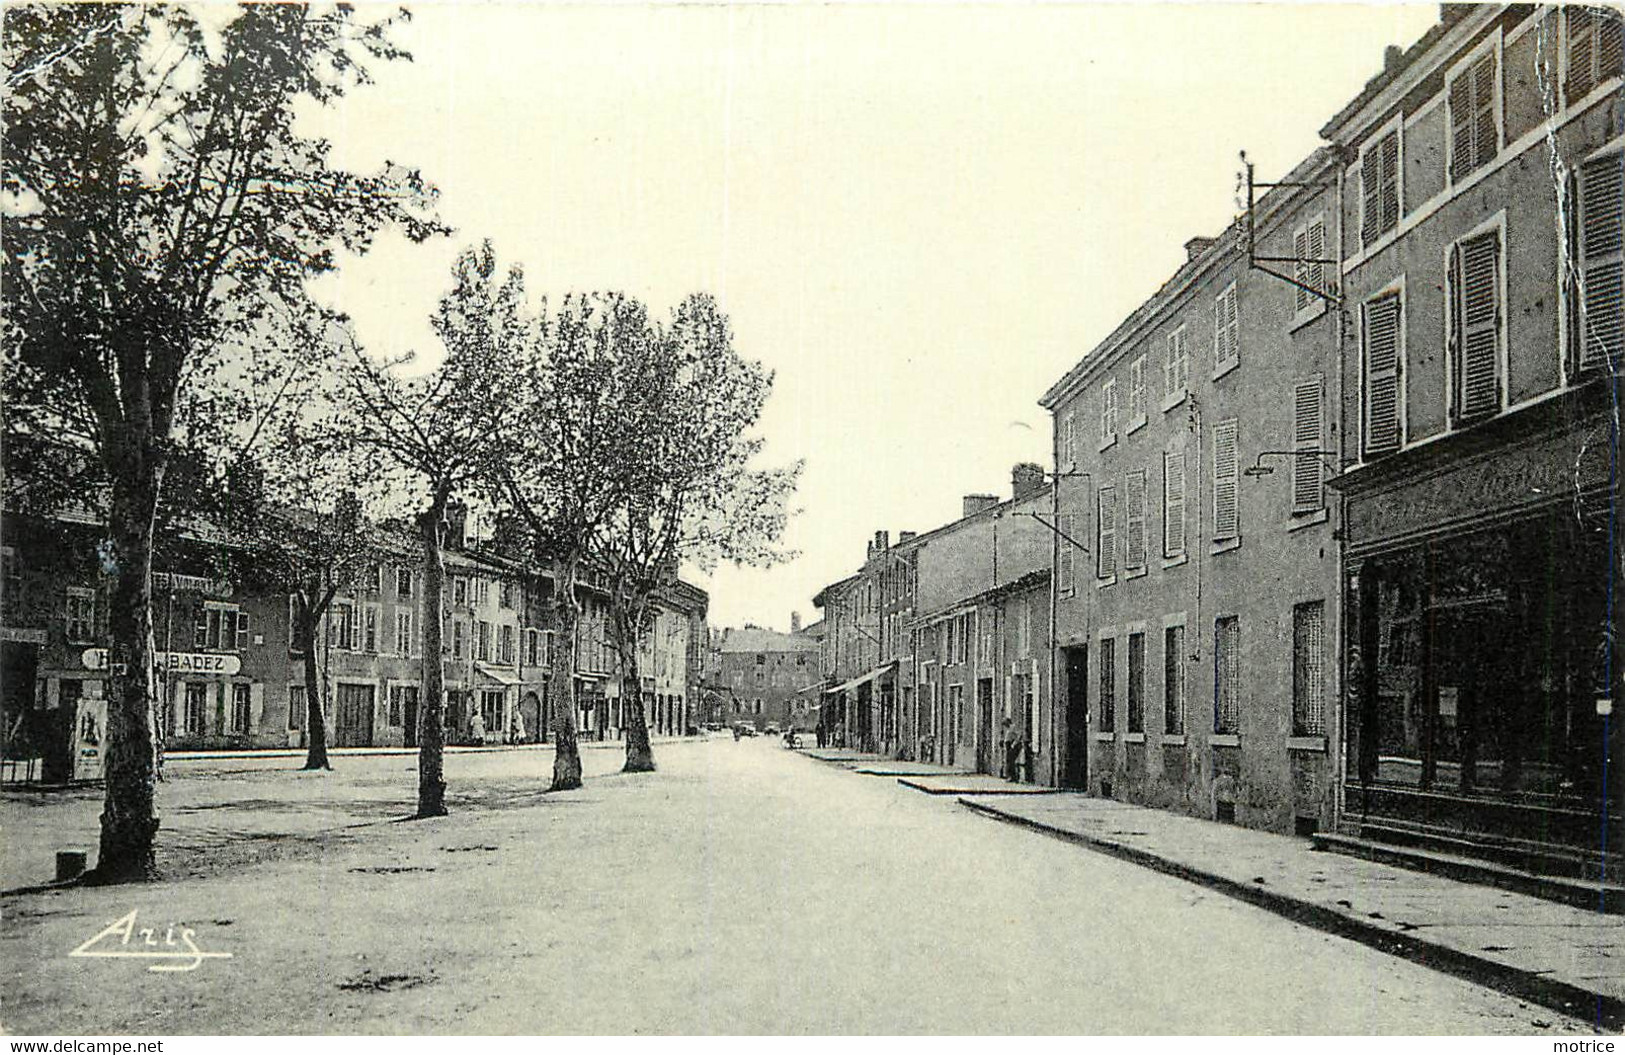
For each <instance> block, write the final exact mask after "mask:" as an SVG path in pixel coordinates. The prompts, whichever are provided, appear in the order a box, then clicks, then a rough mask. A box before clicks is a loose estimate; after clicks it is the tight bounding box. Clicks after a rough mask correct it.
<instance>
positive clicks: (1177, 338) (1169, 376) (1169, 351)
mask: <svg viewBox="0 0 1625 1055" xmlns="http://www.w3.org/2000/svg"><path fill="white" fill-rule="evenodd" d="M1190 383H1191V360H1190V348H1189V347H1188V346H1187V345H1186V343H1185V327H1183V326H1181V327H1179V329H1177V330H1175V331H1174V332H1172V333H1170V334H1169V335H1168V343H1167V348H1166V351H1165V352H1164V355H1163V360H1162V395H1163V399H1164V400H1166V401H1168V402H1175V401H1177V400H1178V398H1179V397H1181V396H1183V395H1184V394H1185V393H1186V392H1187V391H1189V389H1190Z"/></svg>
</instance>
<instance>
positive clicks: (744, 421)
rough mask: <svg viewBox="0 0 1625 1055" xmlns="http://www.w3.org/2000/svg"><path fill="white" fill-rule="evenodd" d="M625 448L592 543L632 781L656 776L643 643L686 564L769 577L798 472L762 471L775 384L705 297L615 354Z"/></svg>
mask: <svg viewBox="0 0 1625 1055" xmlns="http://www.w3.org/2000/svg"><path fill="white" fill-rule="evenodd" d="M615 349H616V352H617V354H618V357H619V358H618V361H617V364H616V373H617V375H618V376H619V377H620V378H621V379H622V384H621V385H620V386H619V387H618V389H617V391H618V392H619V393H620V394H621V395H622V396H623V398H624V402H623V404H622V405H621V407H620V408H619V410H620V414H619V417H618V422H619V432H620V435H621V442H620V444H619V445H618V447H617V448H616V453H617V455H618V460H617V462H616V463H615V464H614V465H613V466H612V468H611V474H612V476H613V478H614V479H615V480H617V481H619V485H620V486H619V488H618V491H619V495H618V498H619V500H618V501H617V503H616V504H615V506H614V507H613V508H612V510H611V512H610V515H609V516H608V517H605V518H604V519H603V520H602V521H601V523H600V525H599V529H598V531H596V532H595V533H594V535H593V539H592V547H591V552H592V554H593V557H594V559H595V560H596V561H597V562H599V563H600V564H601V565H602V566H603V567H604V568H606V569H607V571H608V576H609V582H610V595H611V612H612V615H613V619H612V622H611V625H612V628H613V637H614V641H615V647H616V653H617V655H618V657H619V660H620V663H619V671H620V677H621V694H622V707H623V708H624V712H623V713H625V714H626V715H627V716H628V717H627V723H628V724H627V734H626V763H625V769H626V770H628V771H646V770H652V769H654V752H653V749H652V748H651V747H650V744H649V728H648V720H647V716H646V715H645V714H644V710H643V696H642V691H641V686H642V678H641V671H640V670H639V669H638V667H639V664H638V642H639V640H640V638H641V636H642V635H643V634H644V633H646V632H648V631H649V630H650V629H651V627H652V626H653V622H654V611H653V606H654V604H655V601H656V599H657V598H658V596H659V594H660V592H661V590H663V589H664V588H666V587H667V586H669V584H670V583H671V582H672V581H673V580H674V579H675V578H676V577H677V571H678V568H679V566H680V564H682V563H684V562H687V563H691V564H695V565H698V566H700V567H703V568H710V567H713V566H715V564H716V563H717V562H718V561H720V560H728V561H732V562H734V563H740V564H751V565H756V566H763V565H768V564H772V563H775V562H777V561H781V560H785V559H788V558H789V557H790V554H789V553H787V552H786V551H784V550H783V549H782V548H781V547H780V545H779V539H780V537H781V536H782V534H783V532H784V526H785V522H786V519H787V505H788V502H789V500H790V496H791V495H792V494H793V493H794V491H795V487H796V483H797V480H798V479H799V477H800V474H801V464H800V463H796V464H794V465H791V466H789V467H786V468H758V467H756V466H755V464H754V463H755V461H756V459H757V457H758V456H759V455H760V454H761V452H762V448H763V441H762V440H761V438H760V437H759V436H755V435H752V430H753V429H754V428H755V426H756V424H757V422H758V420H759V419H760V417H761V413H762V407H763V406H764V404H765V403H766V401H767V397H768V395H769V394H770V393H771V391H772V387H773V376H772V374H771V373H769V372H767V371H766V370H764V369H763V368H762V366H761V364H760V363H757V362H753V361H749V360H746V359H744V358H743V357H741V356H740V355H739V353H738V351H737V350H736V349H735V348H734V346H733V331H732V327H731V326H730V325H729V322H728V318H727V316H726V315H724V314H723V313H722V311H721V310H720V309H719V308H718V307H717V304H716V301H715V300H714V299H713V298H711V297H710V296H709V295H707V294H695V295H693V296H690V297H688V298H687V299H685V300H684V301H683V303H682V304H680V305H679V306H678V308H677V310H676V311H675V312H674V314H673V317H672V320H671V322H670V324H669V325H667V326H665V327H663V328H659V329H655V328H651V327H648V326H647V325H646V326H645V327H644V332H643V333H642V334H641V335H637V336H632V335H628V337H627V338H626V339H624V340H622V341H619V342H617V343H616V345H615Z"/></svg>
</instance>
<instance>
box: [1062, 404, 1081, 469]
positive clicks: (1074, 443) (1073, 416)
mask: <svg viewBox="0 0 1625 1055" xmlns="http://www.w3.org/2000/svg"><path fill="white" fill-rule="evenodd" d="M1061 464H1062V465H1064V466H1067V467H1068V468H1070V467H1072V466H1074V465H1076V464H1078V415H1077V412H1076V411H1067V414H1066V416H1065V417H1063V418H1062V419H1061Z"/></svg>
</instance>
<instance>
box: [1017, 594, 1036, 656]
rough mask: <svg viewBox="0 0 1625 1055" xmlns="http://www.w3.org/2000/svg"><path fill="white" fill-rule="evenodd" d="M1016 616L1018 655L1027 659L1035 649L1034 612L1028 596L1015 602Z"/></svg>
mask: <svg viewBox="0 0 1625 1055" xmlns="http://www.w3.org/2000/svg"><path fill="white" fill-rule="evenodd" d="M1013 614H1014V615H1015V617H1016V656H1017V657H1018V658H1020V659H1026V658H1027V657H1028V656H1030V655H1032V651H1033V613H1032V607H1031V606H1030V605H1029V604H1028V601H1027V598H1025V597H1022V598H1018V599H1017V600H1016V602H1015V611H1014V613H1013Z"/></svg>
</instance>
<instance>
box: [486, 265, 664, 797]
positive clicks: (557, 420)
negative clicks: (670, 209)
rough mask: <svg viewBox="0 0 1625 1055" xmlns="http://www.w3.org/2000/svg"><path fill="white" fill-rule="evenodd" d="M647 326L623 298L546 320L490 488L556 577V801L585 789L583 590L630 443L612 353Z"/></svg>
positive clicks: (574, 300)
mask: <svg viewBox="0 0 1625 1055" xmlns="http://www.w3.org/2000/svg"><path fill="white" fill-rule="evenodd" d="M646 324H647V320H646V318H645V316H644V312H643V309H642V306H641V305H638V304H637V303H636V302H635V301H631V300H629V299H627V298H625V297H619V296H609V295H574V296H569V297H566V298H565V300H564V303H563V305H562V306H561V308H560V310H559V312H558V314H557V315H555V316H552V317H548V316H547V315H546V313H545V311H544V312H543V315H542V317H541V319H540V320H539V322H538V325H537V327H536V329H535V331H534V333H533V336H532V339H531V340H530V341H529V342H527V343H526V345H525V346H524V347H525V355H524V357H523V360H522V364H523V365H522V366H521V367H520V369H518V370H517V371H516V374H515V377H516V381H517V385H518V389H519V392H520V395H519V397H518V400H519V402H518V407H517V412H516V413H515V415H514V418H513V422H514V423H516V424H517V425H520V426H521V427H515V428H511V429H510V430H509V431H508V434H507V435H506V436H505V437H504V440H503V443H502V444H501V448H502V451H503V456H502V457H501V458H500V459H499V460H498V461H496V462H495V463H494V469H495V472H494V474H493V476H492V478H491V490H492V492H493V495H494V497H496V498H497V500H498V501H499V502H500V503H501V504H502V505H503V506H504V507H505V508H506V509H507V510H508V511H509V513H510V518H511V519H512V520H513V521H515V522H517V524H518V525H519V527H520V529H521V531H522V534H523V536H524V539H525V543H526V547H527V548H528V549H529V552H530V558H531V562H532V564H534V565H535V566H536V567H538V568H544V567H545V568H551V569H552V570H553V571H554V588H553V597H552V604H553V629H554V641H555V642H556V647H555V650H554V651H555V657H554V662H553V667H552V672H551V674H550V676H549V684H548V696H549V697H550V698H551V699H552V700H554V701H556V702H555V704H554V706H553V739H554V753H553V784H552V790H554V791H565V790H569V789H571V788H578V787H580V786H581V753H580V749H579V746H578V745H577V743H576V727H575V708H574V700H575V693H576V687H575V675H576V670H577V667H578V659H579V649H578V641H577V627H578V626H579V623H580V618H581V598H580V585H581V582H582V579H583V572H584V571H585V570H586V568H587V560H588V556H589V549H590V546H591V543H592V539H593V537H594V536H595V535H596V533H597V532H598V530H599V528H600V526H601V525H602V524H603V522H604V521H605V519H606V518H607V517H608V516H610V514H611V511H612V510H613V509H614V508H615V505H616V503H617V501H618V500H619V493H620V492H619V485H620V477H618V476H617V475H616V474H615V472H614V470H615V468H616V467H617V466H619V465H621V464H624V462H625V461H626V451H627V450H628V449H629V447H628V445H629V444H630V443H631V442H633V438H632V437H630V436H629V435H627V434H626V432H625V430H624V427H623V426H624V420H623V418H622V416H621V410H620V408H623V407H624V406H625V405H626V403H627V399H626V397H625V395H624V392H625V388H626V385H627V382H628V378H627V377H626V376H625V375H624V374H622V373H621V372H619V366H620V365H621V364H622V362H623V360H624V357H623V356H621V355H620V353H618V352H617V347H618V345H619V344H620V343H621V342H622V341H624V340H627V339H630V338H631V337H632V335H637V334H641V333H642V332H643V330H644V329H645V328H646Z"/></svg>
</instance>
